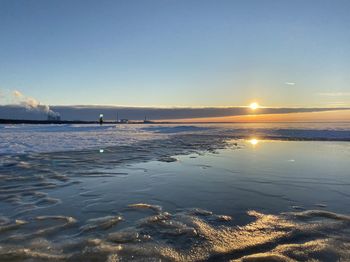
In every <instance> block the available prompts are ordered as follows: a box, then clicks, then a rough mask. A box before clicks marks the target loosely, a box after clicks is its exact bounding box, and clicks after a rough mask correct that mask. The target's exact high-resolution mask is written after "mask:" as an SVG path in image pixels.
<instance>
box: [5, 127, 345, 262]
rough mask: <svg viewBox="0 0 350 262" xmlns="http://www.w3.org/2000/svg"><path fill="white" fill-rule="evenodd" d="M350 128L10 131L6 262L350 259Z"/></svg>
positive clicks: (7, 138) (7, 142)
mask: <svg viewBox="0 0 350 262" xmlns="http://www.w3.org/2000/svg"><path fill="white" fill-rule="evenodd" d="M349 141H350V125H349V124H348V123H337V124H334V123H317V124H308V123H299V124H298V123H289V124H288V123H284V124H216V125H213V124H197V125H117V126H114V125H109V126H102V127H100V126H94V125H61V126H60V125H15V126H1V127H0V144H1V148H0V179H1V184H0V261H159V260H161V261H350V251H349V250H350V237H349V236H350V211H349V202H350V172H349V169H350V142H349Z"/></svg>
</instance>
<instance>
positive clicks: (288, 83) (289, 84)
mask: <svg viewBox="0 0 350 262" xmlns="http://www.w3.org/2000/svg"><path fill="white" fill-rule="evenodd" d="M284 84H286V85H288V86H295V85H296V83H294V82H285V83H284Z"/></svg>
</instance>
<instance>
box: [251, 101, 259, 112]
mask: <svg viewBox="0 0 350 262" xmlns="http://www.w3.org/2000/svg"><path fill="white" fill-rule="evenodd" d="M249 107H250V109H252V110H255V109H258V108H259V104H258V103H255V102H254V103H251V104H250V105H249Z"/></svg>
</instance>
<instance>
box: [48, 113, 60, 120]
mask: <svg viewBox="0 0 350 262" xmlns="http://www.w3.org/2000/svg"><path fill="white" fill-rule="evenodd" d="M47 121H61V116H60V115H53V114H47Z"/></svg>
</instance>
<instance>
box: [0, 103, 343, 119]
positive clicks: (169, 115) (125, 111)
mask: <svg viewBox="0 0 350 262" xmlns="http://www.w3.org/2000/svg"><path fill="white" fill-rule="evenodd" d="M50 108H51V109H52V110H53V111H55V112H58V113H60V115H61V119H62V120H83V121H91V120H97V119H98V117H99V115H100V114H104V118H105V119H106V120H115V119H116V116H117V113H118V115H119V119H121V118H126V119H130V120H143V119H144V118H145V116H146V117H147V119H149V120H167V119H169V120H170V119H175V120H176V119H186V118H187V119H191V118H208V117H225V116H238V115H251V114H288V113H305V112H321V111H335V110H349V109H350V108H259V109H258V110H255V111H252V110H251V109H250V108H246V107H204V108H152V107H113V106H51V107H50ZM46 118H47V115H46V114H45V113H44V112H40V111H37V110H28V109H26V108H25V107H22V106H19V105H1V106H0V119H23V120H44V119H46Z"/></svg>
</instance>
